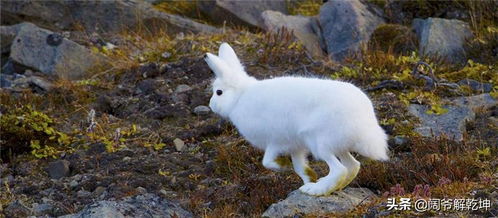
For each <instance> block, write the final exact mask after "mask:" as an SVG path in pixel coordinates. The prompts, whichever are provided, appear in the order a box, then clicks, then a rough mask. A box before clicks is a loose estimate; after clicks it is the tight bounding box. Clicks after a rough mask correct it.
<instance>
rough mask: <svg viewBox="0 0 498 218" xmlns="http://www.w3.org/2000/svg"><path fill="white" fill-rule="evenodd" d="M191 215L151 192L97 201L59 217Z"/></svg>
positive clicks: (105, 217) (98, 217)
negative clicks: (119, 198) (78, 210)
mask: <svg viewBox="0 0 498 218" xmlns="http://www.w3.org/2000/svg"><path fill="white" fill-rule="evenodd" d="M119 217H193V215H192V213H190V212H189V211H186V210H184V209H183V208H181V207H180V205H179V204H177V203H174V202H172V201H169V200H165V199H163V198H160V197H158V196H156V195H153V194H144V195H138V196H133V197H127V198H124V199H122V200H120V201H99V202H96V203H94V204H91V205H88V206H86V207H85V208H84V209H83V210H81V211H80V212H78V213H76V214H69V215H65V216H61V218H119Z"/></svg>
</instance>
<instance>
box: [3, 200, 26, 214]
mask: <svg viewBox="0 0 498 218" xmlns="http://www.w3.org/2000/svg"><path fill="white" fill-rule="evenodd" d="M4 213H5V215H6V217H27V216H29V215H30V214H31V210H30V209H29V208H28V207H27V206H26V205H24V204H23V203H22V202H21V201H19V200H15V201H13V202H11V203H10V204H9V205H8V206H7V207H6V208H5V209H4Z"/></svg>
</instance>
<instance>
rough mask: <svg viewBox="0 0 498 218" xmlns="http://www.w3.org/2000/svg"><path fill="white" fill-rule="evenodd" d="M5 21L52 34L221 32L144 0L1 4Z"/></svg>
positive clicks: (7, 2) (26, 0)
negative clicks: (80, 30) (31, 24)
mask: <svg viewBox="0 0 498 218" xmlns="http://www.w3.org/2000/svg"><path fill="white" fill-rule="evenodd" d="M1 14H2V18H4V17H8V18H9V20H10V21H11V22H13V23H17V22H22V21H30V22H34V23H35V24H38V25H40V26H44V27H45V28H48V29H51V30H57V31H59V30H68V31H73V30H74V27H75V26H79V27H82V28H83V29H84V30H86V31H87V32H99V33H102V34H113V33H119V32H122V31H124V30H128V31H129V30H133V29H134V28H138V27H140V28H145V30H143V29H142V31H145V32H151V33H154V32H157V31H166V32H167V33H173V34H176V33H178V32H192V33H199V32H218V31H219V30H218V29H217V28H214V27H211V26H209V25H205V24H201V23H197V22H194V21H192V20H190V19H187V18H184V17H181V16H177V15H171V14H166V13H163V12H160V11H158V10H156V9H154V8H153V7H152V5H151V4H150V3H148V2H145V1H142V0H114V1H108V0H94V1H81V0H65V1H35V0H25V1H2V8H1Z"/></svg>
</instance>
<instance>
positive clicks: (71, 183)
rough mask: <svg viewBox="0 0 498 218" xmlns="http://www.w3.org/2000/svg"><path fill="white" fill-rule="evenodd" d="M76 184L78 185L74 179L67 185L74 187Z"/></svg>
mask: <svg viewBox="0 0 498 218" xmlns="http://www.w3.org/2000/svg"><path fill="white" fill-rule="evenodd" d="M76 186H78V181H76V180H71V182H70V183H69V187H71V188H75V187H76Z"/></svg>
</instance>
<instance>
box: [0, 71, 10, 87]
mask: <svg viewBox="0 0 498 218" xmlns="http://www.w3.org/2000/svg"><path fill="white" fill-rule="evenodd" d="M10 87H12V82H11V81H10V80H8V79H7V78H6V77H5V75H3V74H0V88H10Z"/></svg>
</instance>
